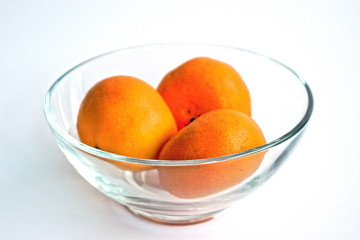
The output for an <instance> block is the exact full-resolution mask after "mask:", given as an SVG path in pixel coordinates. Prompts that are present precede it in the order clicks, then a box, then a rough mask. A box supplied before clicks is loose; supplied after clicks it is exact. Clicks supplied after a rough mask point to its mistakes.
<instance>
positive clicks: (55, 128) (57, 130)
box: [43, 43, 314, 166]
mask: <svg viewBox="0 0 360 240" xmlns="http://www.w3.org/2000/svg"><path fill="white" fill-rule="evenodd" d="M164 46H166V47H176V46H183V47H184V46H203V47H214V48H224V49H230V50H236V51H240V52H245V53H249V54H252V55H256V56H258V57H261V58H265V59H266V60H269V61H271V62H273V63H276V64H278V65H280V66H281V67H284V68H285V69H287V70H288V71H290V72H291V73H292V74H294V75H295V77H296V78H297V79H298V80H299V81H300V83H301V84H302V85H303V87H304V88H305V90H306V93H307V97H308V105H307V109H306V111H305V114H304V116H303V117H302V118H301V120H300V121H299V122H298V123H297V124H296V125H295V126H294V127H293V128H292V129H291V130H290V131H288V132H286V133H285V134H283V135H282V136H280V137H279V138H276V139H275V140H272V141H271V142H268V143H266V144H264V145H261V146H259V147H256V148H252V149H249V150H246V151H242V152H238V153H234V154H230V155H225V156H220V157H215V158H204V159H194V160H157V159H143V158H134V157H127V156H123V155H118V154H115V153H110V152H106V151H103V150H100V149H97V148H93V147H90V146H88V145H86V144H84V143H82V142H80V141H79V140H77V139H76V138H74V137H73V136H71V135H70V134H68V133H67V132H66V131H65V130H64V129H63V128H61V127H60V126H59V124H58V123H57V122H56V121H55V120H54V118H53V117H52V113H51V108H50V101H51V97H52V93H53V91H54V90H55V88H56V86H57V85H58V84H59V83H60V82H61V80H62V79H64V78H65V77H66V76H67V75H68V74H70V73H71V72H73V71H75V70H76V69H78V68H79V67H81V66H83V65H85V64H87V63H89V62H92V61H95V60H97V59H99V58H102V57H105V56H108V55H111V54H116V53H119V52H125V51H131V50H138V49H144V48H150V47H151V48H154V47H164ZM43 107H44V114H45V118H46V120H47V122H48V124H49V126H50V129H51V131H52V132H53V134H54V135H56V136H57V137H59V138H60V139H61V140H62V141H64V142H66V143H67V144H70V145H72V146H73V147H75V148H77V149H79V150H81V151H84V152H86V153H89V154H91V155H94V156H96V157H100V158H106V159H109V160H112V161H118V162H126V163H130V164H141V165H151V166H188V165H200V164H209V163H214V162H222V161H227V160H231V159H235V158H240V157H244V156H248V155H252V154H255V153H259V152H263V151H267V150H269V149H271V148H273V147H275V146H277V145H279V144H281V143H283V142H286V141H287V140H288V139H291V138H292V137H294V136H295V135H297V134H298V133H300V132H301V131H302V130H303V129H304V128H305V127H306V125H307V124H308V122H309V120H310V117H311V115H312V112H313V108H314V98H313V94H312V91H311V89H310V87H309V85H308V84H307V82H306V81H305V80H304V79H303V78H302V77H301V76H300V75H299V74H298V73H297V72H296V71H294V70H293V69H292V68H290V67H288V66H287V65H285V64H284V63H282V62H280V61H278V60H276V59H274V58H272V57H269V56H266V55H263V54H261V53H258V52H255V51H252V50H248V49H244V48H239V47H233V46H228V45H222V44H209V43H151V44H144V45H137V46H131V47H125V48H120V49H117V50H113V51H109V52H106V53H103V54H100V55H97V56H95V57H92V58H89V59H87V60H85V61H83V62H81V63H79V64H78V65H76V66H74V67H73V68H71V69H70V70H68V71H67V72H65V73H64V74H63V75H61V76H60V77H59V78H58V79H57V80H56V81H55V82H54V83H53V84H52V85H51V87H50V88H49V90H48V91H47V93H46V96H45V101H44V106H43Z"/></svg>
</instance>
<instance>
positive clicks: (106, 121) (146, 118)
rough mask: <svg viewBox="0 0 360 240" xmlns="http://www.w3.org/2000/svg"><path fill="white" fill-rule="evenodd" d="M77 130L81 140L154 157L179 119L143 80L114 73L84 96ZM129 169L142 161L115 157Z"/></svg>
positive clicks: (132, 154)
mask: <svg viewBox="0 0 360 240" xmlns="http://www.w3.org/2000/svg"><path fill="white" fill-rule="evenodd" d="M77 130H78V134H79V137H80V140H81V142H83V143H85V144H87V145H89V146H92V147H95V148H99V149H101V150H104V151H107V152H111V153H115V154H119V155H123V156H127V157H134V158H144V159H155V158H156V157H157V155H158V153H159V151H160V149H161V147H162V146H163V145H164V144H165V142H166V141H167V140H168V139H169V138H170V137H171V136H172V135H174V134H175V133H176V131H177V128H176V123H175V120H174V118H173V116H172V114H171V111H170V109H169V108H168V106H167V105H166V103H165V101H164V100H163V99H162V97H161V95H160V94H159V93H158V92H157V91H156V90H155V89H154V88H153V87H151V86H150V85H148V84H147V83H145V82H144V81H142V80H140V79H138V78H135V77H130V76H114V77H110V78H107V79H104V80H102V81H100V82H98V83H97V84H95V85H94V86H93V87H92V88H91V89H90V90H89V91H88V92H87V94H86V96H85V98H84V99H83V101H82V103H81V106H80V110H79V114H78V119H77ZM112 162H113V163H116V164H117V165H118V166H120V167H123V168H124V169H127V170H132V171H137V170H143V169H144V168H147V167H149V166H147V167H145V166H142V165H135V164H129V163H120V162H118V161H112Z"/></svg>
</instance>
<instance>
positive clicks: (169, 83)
mask: <svg viewBox="0 0 360 240" xmlns="http://www.w3.org/2000/svg"><path fill="white" fill-rule="evenodd" d="M157 90H158V91H159V93H160V94H161V96H162V97H163V98H164V100H165V101H166V103H167V104H168V106H169V107H170V110H171V112H172V113H173V115H174V117H175V121H176V124H177V126H178V129H179V130H180V129H182V128H183V127H184V126H186V125H187V124H188V123H189V122H190V119H191V118H192V117H195V118H196V117H198V116H199V115H200V114H203V113H205V112H208V111H211V110H215V109H222V108H227V109H233V110H237V111H240V112H243V113H245V114H247V115H249V116H251V100H250V93H249V91H248V88H247V86H246V84H245V82H244V81H243V79H242V78H241V76H240V75H239V73H238V72H237V71H236V70H235V69H234V68H233V67H232V66H231V65H229V64H227V63H224V62H221V61H218V60H215V59H212V58H208V57H197V58H193V59H191V60H189V61H187V62H185V63H183V64H181V65H180V66H178V67H177V68H175V69H174V70H172V71H170V72H169V73H168V74H166V75H165V77H164V78H163V79H162V81H161V82H160V84H159V86H158V88H157Z"/></svg>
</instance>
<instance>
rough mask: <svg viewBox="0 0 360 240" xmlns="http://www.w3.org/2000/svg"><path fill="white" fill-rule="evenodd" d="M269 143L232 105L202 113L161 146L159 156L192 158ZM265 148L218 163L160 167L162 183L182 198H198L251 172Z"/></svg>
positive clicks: (214, 155)
mask: <svg viewBox="0 0 360 240" xmlns="http://www.w3.org/2000/svg"><path fill="white" fill-rule="evenodd" d="M265 143H266V140H265V137H264V135H263V133H262V131H261V129H260V128H259V126H258V125H257V124H256V122H255V121H254V120H253V119H252V118H251V117H249V116H248V115H246V114H244V113H241V112H237V111H234V110H229V109H220V110H213V111H210V112H207V113H205V114H202V115H201V116H200V117H198V118H197V119H195V120H194V121H192V122H191V123H190V124H189V125H188V126H186V127H185V128H183V129H182V130H180V131H179V132H178V133H177V134H175V135H174V136H173V137H172V138H171V139H170V140H169V141H168V142H167V143H166V144H165V145H164V147H163V148H162V150H161V152H160V155H159V159H162V160H190V159H204V158H213V157H220V156H225V155H230V154H234V153H238V152H242V151H245V150H249V149H252V148H255V147H259V146H261V145H263V144H265ZM264 154H265V152H260V153H257V154H253V155H248V156H245V157H241V158H237V159H233V160H227V161H222V162H217V163H209V164H202V165H190V166H168V167H159V168H158V172H159V179H160V183H161V185H162V186H163V188H164V189H165V190H167V191H168V192H170V193H171V194H173V195H175V196H177V197H179V198H198V197H204V196H208V195H211V194H215V193H218V192H220V191H223V190H226V189H228V188H229V187H232V186H234V185H236V184H239V183H241V182H242V181H243V180H245V179H246V178H248V177H249V176H250V175H252V174H253V173H254V172H255V171H256V170H257V169H258V167H259V166H260V164H261V162H262V159H263V157H264Z"/></svg>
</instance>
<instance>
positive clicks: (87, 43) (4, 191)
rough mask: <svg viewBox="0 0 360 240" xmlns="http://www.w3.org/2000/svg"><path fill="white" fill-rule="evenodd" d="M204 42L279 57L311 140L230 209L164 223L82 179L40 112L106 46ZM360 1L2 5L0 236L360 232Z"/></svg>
mask: <svg viewBox="0 0 360 240" xmlns="http://www.w3.org/2000/svg"><path fill="white" fill-rule="evenodd" d="M154 42H155V43H157V42H206V43H220V44H226V45H231V46H237V47H242V48H248V49H251V50H255V51H258V52H261V53H263V54H266V55H269V56H272V57H274V58H276V59H278V60H280V61H282V62H284V63H286V64H287V65H289V66H290V67H292V68H293V69H295V70H296V71H298V72H299V73H300V74H301V75H302V76H303V77H304V79H305V80H306V81H307V82H308V83H309V85H310V87H311V88H312V90H313V93H314V97H315V109H314V114H313V117H312V119H311V121H310V125H309V127H308V129H307V132H306V133H305V135H304V137H303V139H302V142H301V143H300V144H299V145H298V148H297V149H296V150H295V151H294V153H293V155H292V156H291V157H290V158H289V159H288V161H287V162H286V163H285V164H284V165H283V167H282V168H281V169H280V170H279V171H278V172H277V173H276V174H275V175H274V177H273V178H271V179H270V180H269V181H268V182H267V183H265V184H264V185H263V186H262V187H261V188H260V189H259V190H257V191H255V192H254V193H253V194H251V195H250V196H248V197H246V198H244V199H243V200H240V201H239V202H238V203H237V204H236V205H235V206H233V207H232V208H230V209H229V210H228V211H226V212H225V213H224V214H223V215H221V216H220V217H218V218H216V219H214V220H211V221H208V222H205V223H202V224H197V225H191V226H167V225H160V224H156V223H153V222H149V221H146V220H144V219H141V218H138V217H135V216H134V215H132V214H130V213H129V212H128V211H127V210H126V209H125V208H124V207H122V206H121V205H119V204H117V203H115V202H114V201H112V200H111V199H109V198H107V197H105V196H103V195H102V194H101V193H100V192H98V191H97V190H96V189H94V188H93V187H91V186H90V185H89V184H88V183H86V182H85V180H83V179H82V178H81V177H80V175H79V174H77V172H75V170H74V169H73V168H72V166H71V165H70V164H69V163H68V162H67V160H66V159H65V157H64V156H63V154H62V153H61V152H60V150H59V149H58V148H57V146H56V144H55V141H54V139H53V138H52V135H51V133H50V130H49V128H48V126H47V123H46V121H45V118H44V115H43V110H42V107H43V100H44V96H45V94H46V91H47V90H48V88H49V87H50V85H51V84H52V83H53V82H54V81H55V80H56V79H57V78H58V77H59V76H60V75H61V74H62V73H64V72H65V71H67V70H68V69H69V68H71V67H73V66H74V65H76V64H78V63H79V62H81V61H84V60H86V59H87V58H90V57H92V56H95V55H98V54H100V53H103V52H106V51H109V50H113V49H118V48H122V47H127V46H133V45H139V44H144V43H154ZM359 44H360V1H356V0H353V1H351V0H342V1H334V0H320V1H310V0H305V1H302V0H298V1H296V0H281V1H279V0H273V1H267V0H252V1H227V0H222V1H209V0H207V1H195V0H193V1H187V0H182V1H157V0H156V1H145V0H143V1H130V0H122V1H121V0H120V1H115V0H113V1H100V0H99V1H89V0H83V1H70V0H62V1H45V0H43V1H40V0H32V1H25V0H24V1H21V0H13V1H5V0H0V191H1V193H0V194H1V195H0V239H12V240H16V239H87V240H91V239H360V187H359V183H360V145H359V143H360V141H359V140H360V127H359V124H360V107H359V103H360V94H359V89H360V84H359V82H360V79H359V77H360V58H359V56H360V47H359Z"/></svg>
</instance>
